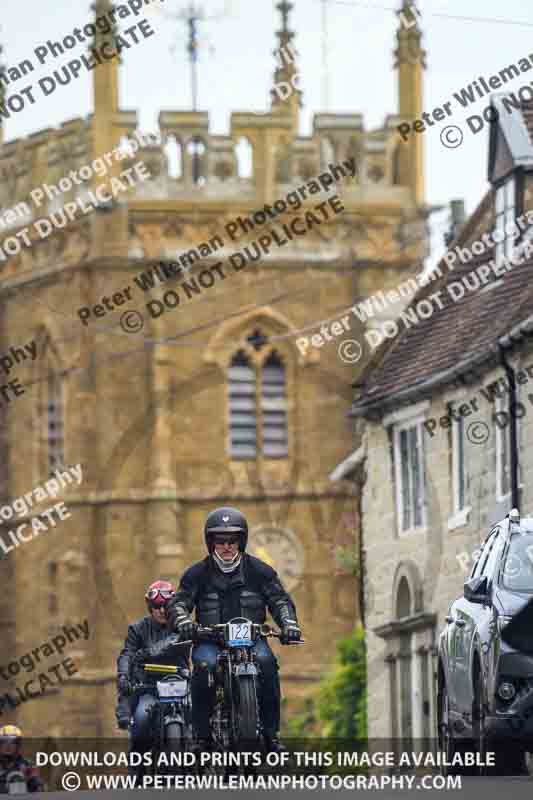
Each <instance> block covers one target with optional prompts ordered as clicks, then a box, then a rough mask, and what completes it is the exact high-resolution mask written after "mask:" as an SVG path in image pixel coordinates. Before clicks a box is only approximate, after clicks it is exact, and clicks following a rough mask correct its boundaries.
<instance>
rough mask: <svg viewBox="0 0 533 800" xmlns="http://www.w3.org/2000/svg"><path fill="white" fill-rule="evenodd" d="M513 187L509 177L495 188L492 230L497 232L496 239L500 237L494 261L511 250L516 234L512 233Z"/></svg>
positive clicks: (513, 220) (514, 208) (513, 214)
mask: <svg viewBox="0 0 533 800" xmlns="http://www.w3.org/2000/svg"><path fill="white" fill-rule="evenodd" d="M515 189H516V184H515V180H514V178H509V179H508V180H506V181H505V183H503V184H502V185H501V186H499V187H498V188H497V189H496V199H495V219H494V230H495V231H496V232H498V234H499V236H498V239H499V238H500V237H501V238H502V240H501V241H499V242H497V243H496V249H495V255H496V263H499V262H500V261H501V260H502V258H503V257H504V256H510V255H511V254H512V252H513V248H514V242H515V236H516V233H513V229H514V226H515V225H516V223H515V220H516V206H515V197H516V191H515Z"/></svg>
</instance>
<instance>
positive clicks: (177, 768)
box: [164, 722, 187, 775]
mask: <svg viewBox="0 0 533 800" xmlns="http://www.w3.org/2000/svg"><path fill="white" fill-rule="evenodd" d="M184 734H185V731H184V727H183V725H182V723H181V722H171V723H169V724H168V725H167V726H166V728H165V743H164V752H165V755H166V759H165V760H166V762H167V764H166V770H167V772H169V773H170V774H174V775H175V774H180V773H181V772H182V771H183V769H184V766H183V764H182V758H183V753H185V751H186V749H187V748H186V743H185V735H184Z"/></svg>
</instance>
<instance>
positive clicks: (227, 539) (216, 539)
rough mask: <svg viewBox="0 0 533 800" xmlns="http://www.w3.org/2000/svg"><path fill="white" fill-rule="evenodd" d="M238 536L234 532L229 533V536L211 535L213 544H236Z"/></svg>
mask: <svg viewBox="0 0 533 800" xmlns="http://www.w3.org/2000/svg"><path fill="white" fill-rule="evenodd" d="M239 539H240V536H235V535H234V534H230V535H229V536H223V535H222V536H221V535H220V534H217V535H216V536H213V544H238V542H239Z"/></svg>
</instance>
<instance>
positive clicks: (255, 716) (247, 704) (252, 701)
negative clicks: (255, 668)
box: [234, 675, 259, 742]
mask: <svg viewBox="0 0 533 800" xmlns="http://www.w3.org/2000/svg"><path fill="white" fill-rule="evenodd" d="M234 685H235V695H234V701H235V716H236V723H237V724H236V725H235V728H236V733H237V738H238V741H239V742H242V741H246V742H255V741H257V738H258V733H259V713H258V707H257V691H256V684H255V676H254V675H240V676H239V677H238V678H237V679H236V680H235V684H234Z"/></svg>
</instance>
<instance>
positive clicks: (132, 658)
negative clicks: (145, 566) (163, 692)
mask: <svg viewBox="0 0 533 800" xmlns="http://www.w3.org/2000/svg"><path fill="white" fill-rule="evenodd" d="M175 592H176V587H175V586H174V585H173V584H172V583H170V582H169V581H161V580H158V581H155V582H154V583H151V584H150V586H149V587H148V589H147V590H146V594H145V596H144V597H145V600H146V605H147V608H148V612H149V614H148V616H146V617H143V618H142V619H141V620H139V621H138V622H135V623H133V624H132V625H130V626H129V627H128V635H127V636H126V640H125V642H124V647H123V648H122V650H121V651H120V655H119V657H118V659H117V690H118V703H117V709H116V717H117V724H118V727H119V728H121V729H123V730H126V729H128V728H129V727H130V720H131V717H132V714H133V723H132V725H131V728H130V738H131V742H130V749H131V750H134V751H136V752H144V751H145V750H148V749H149V746H150V742H151V731H150V709H151V707H152V706H153V704H154V697H153V695H151V694H148V693H146V694H142V695H141V696H140V697H138V698H137V700H135V701H134V702H133V703H132V698H131V690H132V685H133V683H150V682H154V681H155V679H154V678H151V677H150V676H147V675H146V674H145V673H144V672H143V669H142V667H143V662H144V661H146V660H150V659H152V660H155V659H158V658H160V657H161V656H162V655H164V653H165V650H166V649H167V648H168V645H169V639H170V638H171V637H172V638H176V637H175V633H174V631H173V630H172V628H171V626H170V623H169V620H168V617H167V612H166V610H165V604H166V603H167V602H168V600H169V599H170V598H171V597H172V596H173V595H174V594H175ZM174 652H175V651H174ZM189 653H190V646H189V645H184V646H183V648H182V653H181V654H180V660H179V662H178V664H177V666H181V667H183V668H185V669H187V668H188V666H189ZM174 663H175V662H174Z"/></svg>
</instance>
